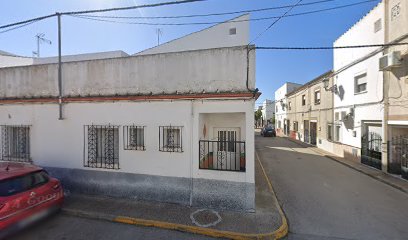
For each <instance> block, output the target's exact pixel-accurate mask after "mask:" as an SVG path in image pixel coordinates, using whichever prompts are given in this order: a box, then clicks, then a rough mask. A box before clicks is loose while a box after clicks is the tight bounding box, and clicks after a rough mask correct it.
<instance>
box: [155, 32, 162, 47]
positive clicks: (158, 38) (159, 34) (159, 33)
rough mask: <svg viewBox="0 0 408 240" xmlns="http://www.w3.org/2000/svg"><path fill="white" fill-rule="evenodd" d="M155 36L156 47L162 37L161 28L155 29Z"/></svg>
mask: <svg viewBox="0 0 408 240" xmlns="http://www.w3.org/2000/svg"><path fill="white" fill-rule="evenodd" d="M156 34H157V45H160V36H161V35H163V30H162V29H161V28H156Z"/></svg>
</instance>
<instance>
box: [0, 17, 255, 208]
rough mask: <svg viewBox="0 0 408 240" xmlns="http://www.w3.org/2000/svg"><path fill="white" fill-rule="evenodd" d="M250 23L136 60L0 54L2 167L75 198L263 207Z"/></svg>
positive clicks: (241, 20)
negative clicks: (42, 177)
mask: <svg viewBox="0 0 408 240" xmlns="http://www.w3.org/2000/svg"><path fill="white" fill-rule="evenodd" d="M248 18H249V15H243V16H240V17H238V18H236V19H233V20H234V21H232V22H231V21H227V22H225V23H221V24H218V25H215V26H213V27H211V28H208V29H204V30H202V31H199V32H196V33H193V34H190V35H187V36H185V37H182V38H179V39H176V40H173V41H170V42H167V43H164V44H162V45H159V46H157V47H153V48H150V49H147V50H145V51H142V52H140V53H137V54H134V55H128V54H126V53H123V52H122V51H115V52H108V53H94V54H83V55H73V56H63V57H62V62H63V63H62V69H61V70H62V79H61V80H62V81H61V82H62V84H59V81H58V70H59V69H58V64H56V60H57V59H56V58H46V59H30V58H25V57H20V56H16V55H13V54H9V53H4V52H2V53H0V64H1V65H0V126H1V139H0V146H1V148H0V160H2V161H18V162H28V163H34V164H36V165H40V166H42V167H44V168H45V169H47V170H48V172H49V173H50V174H51V175H53V176H55V177H58V178H59V179H61V180H62V183H63V184H64V187H65V188H66V189H69V190H71V191H72V192H80V193H87V194H102V195H108V196H116V197H127V198H132V199H143V200H153V201H163V202H172V203H180V204H186V205H193V206H205V207H214V208H228V209H235V210H244V211H253V210H254V209H255V176H254V154H255V153H254V131H253V126H254V119H253V109H254V105H255V100H256V98H257V97H258V96H259V93H257V91H255V51H248V48H250V47H251V46H248V44H249V22H248Z"/></svg>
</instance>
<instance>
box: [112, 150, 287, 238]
mask: <svg viewBox="0 0 408 240" xmlns="http://www.w3.org/2000/svg"><path fill="white" fill-rule="evenodd" d="M255 155H256V158H257V160H258V162H259V164H260V166H261V169H262V173H263V175H264V177H265V179H266V182H267V183H268V188H269V191H271V193H273V195H274V196H275V192H274V191H273V187H272V184H271V181H270V180H269V178H268V176H267V175H266V172H265V169H264V167H263V165H262V162H261V161H260V160H259V156H258V153H257V152H256V151H255ZM275 199H276V198H275ZM275 204H276V207H277V209H278V212H279V215H280V216H281V219H282V225H281V226H280V227H279V228H278V229H277V230H275V231H274V232H271V233H261V234H248V233H238V232H230V231H222V230H217V229H211V228H203V227H197V226H189V225H184V224H177V223H170V222H162V221H155V220H146V219H140V218H131V217H125V216H118V217H116V218H114V219H113V220H112V221H113V222H117V223H124V224H131V225H138V226H145V227H157V228H162V229H168V230H177V231H182V232H189V233H194V234H201V235H206V236H210V237H217V238H230V239H237V240H246V239H280V238H283V237H285V236H286V235H287V233H288V222H287V220H286V216H285V214H284V213H283V210H282V208H281V206H280V205H279V203H278V199H276V201H275Z"/></svg>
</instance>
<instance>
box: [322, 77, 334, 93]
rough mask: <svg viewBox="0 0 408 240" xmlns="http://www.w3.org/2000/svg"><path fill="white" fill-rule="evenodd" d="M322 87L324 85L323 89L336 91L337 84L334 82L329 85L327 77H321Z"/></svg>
mask: <svg viewBox="0 0 408 240" xmlns="http://www.w3.org/2000/svg"><path fill="white" fill-rule="evenodd" d="M323 87H324V90H326V91H330V92H332V93H337V84H334V85H333V86H331V87H329V78H324V79H323Z"/></svg>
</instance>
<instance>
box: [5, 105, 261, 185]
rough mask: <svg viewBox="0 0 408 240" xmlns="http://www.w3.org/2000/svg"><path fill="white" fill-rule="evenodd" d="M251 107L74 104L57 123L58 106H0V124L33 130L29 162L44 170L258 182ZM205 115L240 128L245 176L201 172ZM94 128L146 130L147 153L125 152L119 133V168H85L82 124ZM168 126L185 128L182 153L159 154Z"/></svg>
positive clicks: (216, 122) (215, 122) (214, 121)
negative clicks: (162, 134)
mask: <svg viewBox="0 0 408 240" xmlns="http://www.w3.org/2000/svg"><path fill="white" fill-rule="evenodd" d="M253 106H254V100H247V101H244V100H230V101H221V102H220V101H215V100H213V101H174V102H169V101H160V102H103V103H70V104H67V105H65V107H64V115H65V119H64V120H58V116H57V115H58V105H54V104H17V105H0V125H4V124H6V125H7V124H10V125H20V124H23V125H30V126H31V127H30V150H31V157H32V160H33V162H34V163H35V164H38V165H41V166H47V167H61V168H73V169H87V170H95V171H115V172H116V171H117V172H127V173H139V174H149V175H157V176H171V177H185V178H190V177H191V176H193V177H194V178H204V179H215V180H224V181H234V182H249V183H254V181H255V180H254V154H255V153H254V132H253V128H252V127H247V126H253V124H254V120H253ZM202 113H220V114H221V115H218V117H215V118H211V119H210V121H209V125H208V126H207V127H208V128H209V126H210V127H211V126H214V127H218V126H232V127H234V126H236V125H238V126H239V127H240V128H241V129H242V130H241V131H242V134H241V139H242V140H245V141H246V164H247V166H246V169H247V170H246V172H221V171H212V170H199V150H198V145H199V139H200V135H201V132H202V128H199V116H200V114H202ZM228 113H231V115H228ZM237 117H238V119H237ZM91 124H94V125H107V124H112V125H120V126H125V125H132V124H135V125H142V126H146V127H145V139H144V142H145V146H146V151H133V150H124V148H123V130H122V128H120V129H119V144H120V145H119V164H120V169H119V170H106V169H99V168H98V169H96V168H86V167H84V163H83V159H84V155H83V154H84V125H91ZM168 125H172V126H183V133H182V134H183V136H182V137H183V150H184V152H182V153H177V152H175V153H169V152H160V151H159V146H158V145H159V135H158V134H159V130H158V129H159V126H168ZM208 131H212V130H211V129H210V128H209V129H208ZM191 164H192V165H191Z"/></svg>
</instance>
